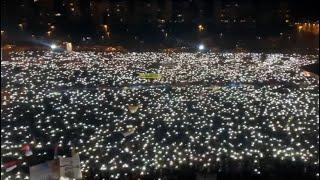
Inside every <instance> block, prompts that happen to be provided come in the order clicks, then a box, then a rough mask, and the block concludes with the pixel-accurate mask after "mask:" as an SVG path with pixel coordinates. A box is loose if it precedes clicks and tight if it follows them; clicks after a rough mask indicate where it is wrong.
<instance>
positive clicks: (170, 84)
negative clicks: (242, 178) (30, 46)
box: [1, 51, 319, 179]
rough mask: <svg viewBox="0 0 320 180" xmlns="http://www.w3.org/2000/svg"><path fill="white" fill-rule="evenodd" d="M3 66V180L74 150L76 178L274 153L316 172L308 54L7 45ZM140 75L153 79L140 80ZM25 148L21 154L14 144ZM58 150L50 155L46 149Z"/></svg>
mask: <svg viewBox="0 0 320 180" xmlns="http://www.w3.org/2000/svg"><path fill="white" fill-rule="evenodd" d="M10 57H11V59H10V60H8V61H4V62H2V63H1V97H2V98H1V154H2V156H1V160H2V164H4V163H6V162H8V161H12V160H19V161H18V162H19V163H18V164H17V168H15V169H14V170H12V171H10V172H6V170H5V169H4V168H3V167H4V166H2V171H1V179H5V178H7V179H28V178H29V174H28V169H29V167H30V166H32V165H35V164H37V163H40V162H43V161H46V160H50V159H52V158H53V151H54V149H56V151H57V153H58V154H59V155H61V156H68V153H70V149H73V150H76V151H77V152H79V154H80V159H81V170H82V173H83V176H84V177H88V176H89V175H92V176H93V177H95V178H97V179H98V178H101V177H109V178H120V177H123V176H126V175H128V174H131V175H132V174H134V175H137V176H142V177H143V176H145V175H148V174H150V173H152V172H160V171H162V170H166V169H180V168H182V167H191V168H194V169H199V170H206V171H219V170H221V169H225V168H226V166H229V164H234V163H235V164H237V165H236V167H237V168H234V167H233V168H232V169H247V170H249V171H250V172H252V173H254V174H257V175H259V174H261V173H264V171H267V169H268V167H267V164H268V163H271V162H272V161H283V162H293V163H294V162H301V163H302V164H304V166H305V167H306V173H309V174H312V175H313V176H314V177H316V176H319V174H318V166H319V164H318V163H319V156H318V153H319V120H318V119H319V94H318V93H319V89H318V86H319V79H318V78H315V77H312V76H311V77H306V76H305V75H304V73H303V71H302V70H301V69H300V67H301V66H303V65H307V64H311V63H314V62H316V61H317V58H318V57H317V56H315V55H299V54H261V53H170V54H168V53H159V52H158V53H156V52H144V53H133V52H131V53H104V52H87V51H86V52H71V53H70V52H69V53H67V52H52V51H21V52H12V53H11V54H10ZM141 73H153V74H158V75H159V76H158V77H160V78H154V79H153V78H143V77H141V76H139V74H140V75H141ZM25 144H28V145H30V147H31V150H32V151H33V154H32V155H31V156H28V157H26V156H25V155H24V154H23V153H22V152H21V147H22V146H23V145H25ZM55 153H56V152H55Z"/></svg>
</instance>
